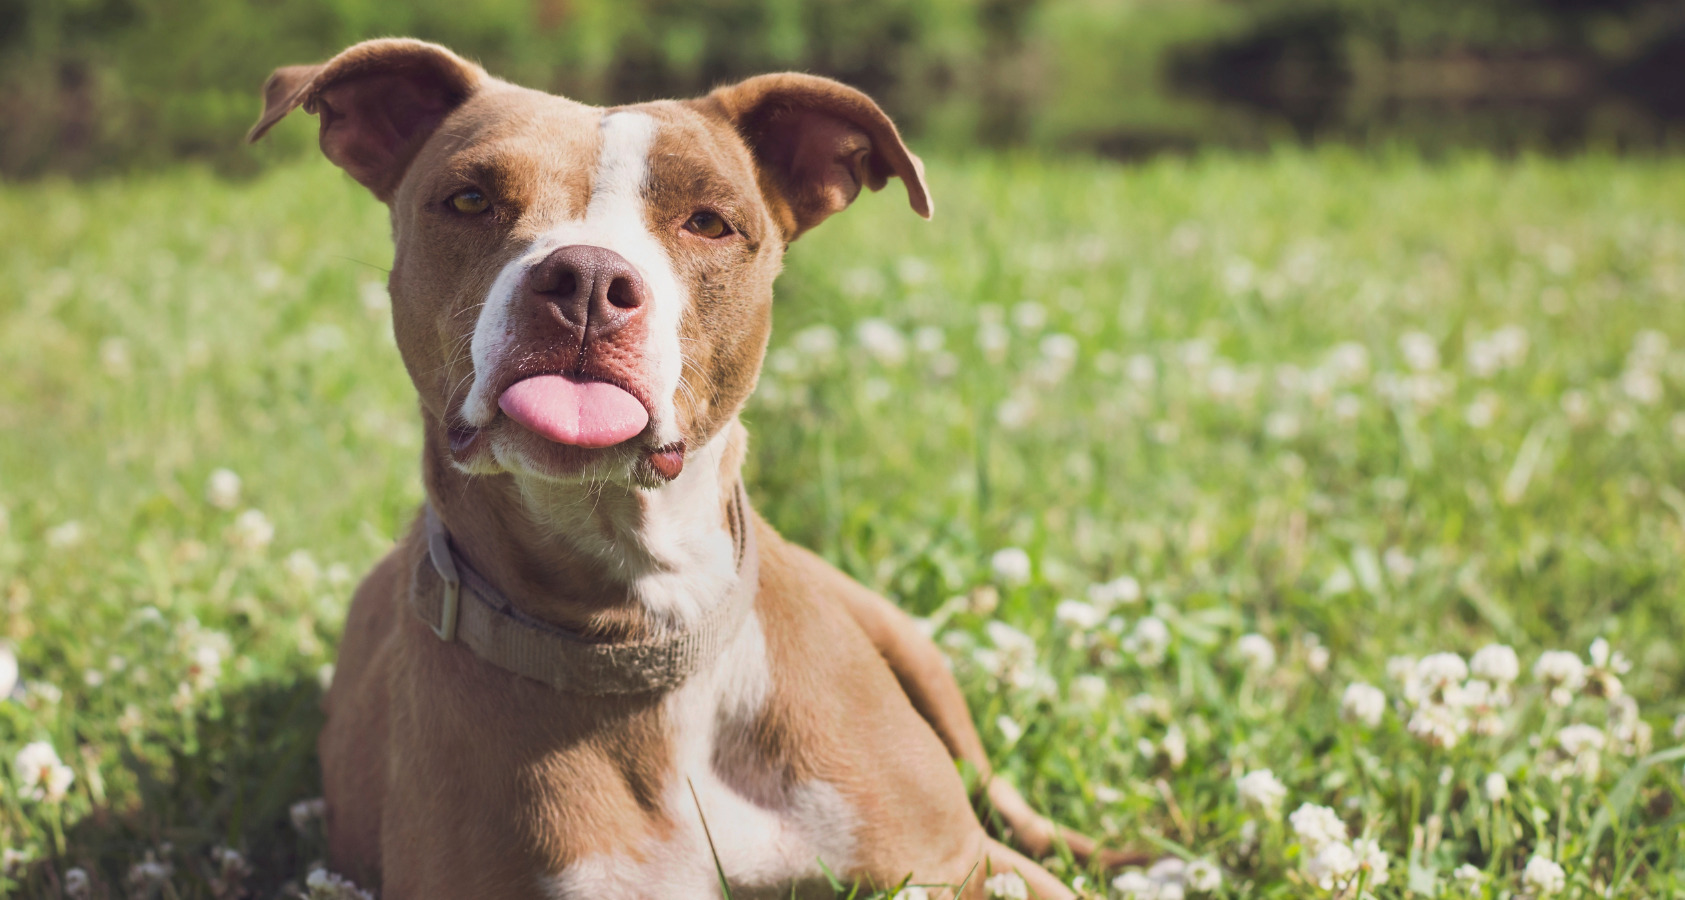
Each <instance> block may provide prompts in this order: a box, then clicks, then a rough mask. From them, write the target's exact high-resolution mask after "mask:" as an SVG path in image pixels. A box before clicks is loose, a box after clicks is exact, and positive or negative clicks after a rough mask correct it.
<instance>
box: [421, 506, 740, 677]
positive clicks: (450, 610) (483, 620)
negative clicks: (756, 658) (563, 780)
mask: <svg viewBox="0 0 1685 900" xmlns="http://www.w3.org/2000/svg"><path fill="white" fill-rule="evenodd" d="M748 509H749V505H748V499H747V498H746V497H745V496H744V493H743V486H742V484H741V483H740V484H739V485H738V487H737V491H736V493H735V494H734V495H733V496H732V500H731V503H730V504H729V506H728V507H727V513H726V518H727V520H728V522H729V524H730V526H731V533H732V545H733V547H734V549H735V553H736V557H737V582H736V584H735V585H734V586H733V587H732V589H731V591H730V593H729V594H728V595H727V596H726V597H725V598H724V599H723V600H722V601H721V602H720V603H718V604H715V606H714V607H713V608H712V609H710V610H709V611H708V612H707V613H706V614H705V615H704V616H703V618H702V620H701V621H699V622H697V623H696V624H695V625H694V626H692V627H690V628H688V629H685V630H683V631H674V632H663V633H661V634H657V635H655V636H653V637H651V638H649V639H647V640H642V641H626V642H619V643H605V642H599V641H592V640H590V639H589V638H586V637H584V636H583V635H580V634H577V633H575V632H572V631H568V630H566V629H563V628H559V627H557V626H555V625H551V624H550V623H548V622H543V621H540V620H538V619H535V618H533V617H531V616H529V615H526V614H525V613H523V612H521V611H520V610H518V609H516V608H515V607H514V606H513V605H511V604H510V603H509V601H508V599H507V598H505V597H504V596H503V595H502V594H501V593H499V592H498V590H497V589H496V588H495V587H493V586H492V585H491V583H490V582H488V581H486V580H485V578H483V577H482V576H481V575H480V574H479V573H478V572H475V571H474V569H473V568H472V567H470V566H469V565H468V563H467V562H466V561H465V560H463V559H462V558H461V557H459V556H458V555H457V554H456V552H455V551H454V550H452V549H451V542H450V532H448V531H447V530H446V529H445V525H444V523H443V522H441V521H440V520H439V514H438V513H437V512H435V511H434V509H433V504H432V503H428V504H427V512H426V524H427V555H426V556H425V557H423V558H421V559H420V560H418V561H417V565H416V573H415V578H414V579H413V580H412V581H411V583H410V608H411V609H412V610H413V611H414V612H415V614H416V616H417V617H418V618H420V619H421V621H423V622H425V623H427V625H428V626H429V627H431V628H432V629H433V633H434V634H436V635H438V636H439V639H440V640H442V641H445V642H447V643H449V642H451V641H460V642H461V643H462V644H464V645H465V646H467V647H468V649H470V650H472V651H474V654H475V655H476V656H479V657H480V658H481V659H483V660H485V661H486V662H489V663H491V664H492V665H494V666H497V667H498V668H501V669H505V670H507V671H510V672H513V673H515V674H516V675H521V676H524V677H526V678H531V679H533V680H535V681H542V682H544V683H545V684H548V685H550V686H551V687H553V688H556V689H557V690H560V691H566V692H568V693H571V694H593V695H602V694H643V693H649V692H652V691H660V690H665V689H668V688H673V687H677V686H678V685H679V684H681V683H683V682H684V680H685V679H686V678H688V677H689V676H690V675H691V674H692V673H693V672H695V671H696V670H697V669H699V668H701V667H702V666H703V665H705V664H707V663H708V662H710V661H712V660H714V659H717V658H719V656H720V655H721V654H722V653H724V652H725V649H726V645H727V643H728V642H729V641H730V640H731V639H732V638H733V637H735V636H736V635H737V632H738V629H739V628H740V627H741V626H742V624H743V620H744V619H746V618H748V616H749V611H750V610H751V609H752V608H753V606H754V601H755V593H756V590H757V588H758V587H759V560H758V558H757V555H756V553H755V530H754V525H753V523H752V522H750V521H749V518H748Z"/></svg>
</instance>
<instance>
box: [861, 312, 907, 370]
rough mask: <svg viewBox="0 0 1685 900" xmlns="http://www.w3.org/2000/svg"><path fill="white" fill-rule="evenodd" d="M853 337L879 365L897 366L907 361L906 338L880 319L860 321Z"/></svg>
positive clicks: (899, 331)
mask: <svg viewBox="0 0 1685 900" xmlns="http://www.w3.org/2000/svg"><path fill="white" fill-rule="evenodd" d="M854 337H855V339H856V340H858V341H860V346H861V347H864V348H865V349H866V352H867V353H869V354H871V356H872V358H873V359H875V360H877V361H878V363H879V364H880V365H884V366H898V365H900V364H901V363H902V362H904V361H905V360H906V359H907V338H906V337H905V336H903V335H902V334H901V330H900V329H898V328H896V327H895V326H894V325H891V324H889V323H888V322H885V321H884V320H882V319H862V320H861V321H860V324H858V325H856V326H854Z"/></svg>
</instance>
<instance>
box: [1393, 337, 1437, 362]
mask: <svg viewBox="0 0 1685 900" xmlns="http://www.w3.org/2000/svg"><path fill="white" fill-rule="evenodd" d="M1398 349H1399V352H1401V353H1403V354H1404V363H1405V365H1408V366H1409V367H1410V368H1412V369H1415V370H1416V371H1418V372H1431V371H1433V370H1434V369H1437V368H1439V342H1438V341H1435V340H1434V339H1433V338H1431V337H1429V336H1427V335H1425V334H1423V333H1421V332H1420V331H1411V332H1406V333H1405V334H1403V335H1400V336H1399V338H1398Z"/></svg>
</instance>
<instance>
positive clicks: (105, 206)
mask: <svg viewBox="0 0 1685 900" xmlns="http://www.w3.org/2000/svg"><path fill="white" fill-rule="evenodd" d="M929 171H930V173H931V177H932V184H933V190H934V193H935V196H936V198H937V201H938V213H937V216H936V218H935V220H934V221H932V222H930V223H925V222H922V221H920V220H918V219H917V218H916V217H915V216H913V215H912V214H911V213H909V212H908V211H907V210H906V208H905V205H904V202H903V200H902V199H901V197H900V196H899V189H898V187H897V188H894V189H892V190H890V191H887V192H885V193H884V194H882V195H877V196H873V197H870V198H866V199H863V200H862V201H861V202H860V203H859V204H857V206H856V208H854V209H852V210H850V211H849V212H847V213H846V214H844V215H841V216H838V217H837V218H836V219H834V220H832V221H830V222H827V223H826V224H825V225H824V227H822V228H820V229H818V230H817V231H815V232H814V233H812V234H811V235H809V236H807V237H805V238H803V239H802V240H801V241H800V242H799V243H798V244H797V245H796V246H795V247H793V248H792V250H791V252H790V255H789V260H788V266H787V269H786V272H785V274H784V275H783V276H782V279H781V281H780V283H779V290H778V297H779V299H778V304H777V307H776V313H775V318H776V326H775V333H774V336H773V347H772V350H771V352H770V354H769V357H768V361H767V365H766V369H765V372H764V374H763V376H762V380H761V384H760V387H759V389H758V391H757V394H756V396H755V398H754V400H753V401H752V403H751V404H750V407H749V409H748V411H747V413H746V415H745V418H746V421H747V424H748V425H749V428H750V432H751V434H752V436H753V437H752V443H751V453H750V460H749V464H748V470H747V471H748V478H749V482H750V486H751V491H750V493H751V495H752V496H753V498H754V501H755V503H756V505H757V506H758V508H759V509H760V510H761V512H762V513H763V514H764V515H765V516H766V517H767V518H768V519H769V520H770V521H771V522H772V523H773V524H774V525H776V526H777V527H778V528H779V529H780V530H782V531H783V533H784V534H786V535H788V536H789V537H791V538H792V539H794V540H796V541H799V542H801V543H804V544H806V545H808V546H811V547H813V548H815V549H816V550H818V551H819V552H821V553H823V554H824V555H825V556H826V557H827V558H829V559H831V560H833V561H835V562H836V563H837V564H839V565H841V566H842V567H843V568H844V569H846V570H847V571H849V572H850V573H852V574H853V575H855V576H856V577H857V578H859V579H860V580H862V581H863V582H865V583H866V584H868V585H871V586H874V587H876V588H878V589H880V590H882V591H884V592H887V594H888V595H889V596H891V597H893V598H895V599H896V600H897V601H898V602H900V603H901V604H902V605H903V606H904V607H905V608H907V609H908V610H910V611H912V612H913V613H915V614H917V615H920V616H923V617H926V621H927V622H928V625H929V627H930V629H931V630H932V633H933V634H935V635H936V638H937V640H938V641H939V642H940V643H941V644H942V646H943V647H944V648H946V649H947V650H948V651H949V652H950V653H951V656H952V659H953V662H954V668H955V671H956V673H957V674H958V676H959V678H960V680H961V683H962V684H963V685H964V686H965V688H966V691H967V693H968V696H969V697H970V699H971V702H972V708H973V711H974V712H975V714H976V717H977V720H978V722H979V723H980V727H981V728H982V731H983V734H984V739H985V740H986V741H987V742H988V743H989V745H990V748H991V753H992V755H993V758H994V759H995V760H997V762H998V763H999V764H1000V766H1001V767H1002V769H1003V770H1004V771H1006V772H1007V773H1009V774H1010V775H1011V776H1012V777H1013V778H1015V779H1016V780H1017V781H1018V782H1019V783H1020V784H1021V785H1022V786H1023V787H1024V788H1025V789H1026V791H1027V793H1029V794H1030V795H1031V796H1032V798H1033V799H1034V800H1035V801H1036V802H1037V803H1038V804H1040V805H1042V806H1044V807H1046V808H1048V809H1049V810H1051V811H1052V812H1053V813H1054V814H1055V815H1056V816H1057V817H1058V818H1061V819H1063V820H1066V821H1068V822H1069V823H1071V824H1073V825H1076V826H1079V827H1081V828H1084V829H1088V830H1091V831H1093V832H1097V833H1100V834H1104V835H1106V836H1108V837H1110V838H1113V839H1115V840H1117V841H1119V842H1132V843H1136V844H1156V845H1158V846H1160V847H1162V848H1163V850H1164V853H1165V854H1166V855H1167V856H1174V857H1182V858H1185V859H1187V860H1190V861H1195V862H1197V863H1198V864H1197V865H1194V866H1192V867H1190V868H1188V869H1183V870H1181V871H1177V870H1176V869H1177V867H1176V866H1174V865H1164V866H1160V867H1158V868H1157V869H1155V870H1154V871H1153V872H1151V873H1126V874H1124V875H1123V877H1122V878H1121V879H1119V881H1118V883H1117V884H1116V885H1115V886H1113V885H1112V883H1111V882H1112V879H1113V877H1114V876H1115V874H1116V873H1108V874H1103V875H1102V874H1100V873H1094V872H1079V871H1078V870H1077V869H1075V868H1073V867H1071V866H1068V865H1066V864H1065V863H1064V862H1062V861H1059V860H1054V861H1052V863H1051V864H1050V865H1051V866H1052V867H1053V868H1054V869H1055V871H1058V872H1060V873H1062V874H1063V875H1065V876H1067V877H1069V878H1073V879H1075V878H1078V877H1081V878H1083V879H1084V883H1085V884H1086V885H1087V886H1088V887H1089V889H1092V890H1101V891H1106V892H1109V893H1110V894H1111V895H1113V896H1120V897H1140V898H1146V897H1154V896H1156V897H1158V898H1161V900H1174V898H1175V897H1179V896H1199V895H1201V894H1202V893H1205V894H1209V895H1210V896H1221V897H1301V896H1317V895H1329V896H1331V895H1334V894H1337V893H1343V895H1344V896H1355V895H1356V894H1358V893H1360V892H1368V893H1370V894H1372V895H1373V896H1375V897H1380V898H1393V897H1405V896H1414V897H1440V896H1443V897H1464V896H1466V897H1491V898H1498V897H1518V896H1524V895H1525V896H1544V895H1555V896H1562V897H1591V896H1620V897H1647V896H1655V897H1666V896H1676V895H1679V894H1680V893H1681V892H1685V783H1682V774H1685V773H1682V764H1685V750H1682V749H1680V744H1681V728H1682V727H1685V718H1681V719H1679V720H1678V722H1679V723H1678V724H1676V717H1680V716H1681V714H1685V699H1682V698H1685V691H1682V688H1685V656H1682V649H1681V648H1682V639H1685V617H1682V616H1681V610H1682V608H1685V604H1682V600H1685V597H1682V589H1685V563H1682V560H1685V453H1682V452H1681V449H1680V448H1681V447H1685V162H1680V161H1634V160H1624V161H1623V160H1617V159H1612V158H1600V157H1592V158H1580V159H1573V160H1569V161H1543V160H1525V161H1521V162H1512V163H1505V162H1498V161H1493V160H1491V159H1488V158H1485V157H1481V156H1469V157H1466V158H1457V159H1453V160H1449V161H1443V162H1437V163H1427V162H1423V161H1420V160H1417V159H1415V158H1413V157H1409V156H1395V157H1389V156H1385V155H1382V156H1378V157H1377V156H1358V155H1352V154H1347V153H1344V152H1340V151H1321V152H1316V153H1298V152H1284V153H1280V154H1277V155H1274V156H1270V157H1259V158H1235V157H1225V156H1214V157H1209V158H1202V159H1199V160H1195V161H1179V160H1169V159H1167V160H1161V161H1157V162H1153V163H1150V164H1147V165H1144V166H1140V167H1133V168H1122V167H1115V166H1107V165H1102V164H1098V163H1086V162H1076V161H1061V162H1047V161H1041V160H1035V159H1029V158H978V159H973V160H959V161H953V160H939V159H938V160H931V161H930V164H929ZM387 235H388V227H387V223H386V217H385V212H384V208H383V207H381V206H380V205H379V204H378V203H376V202H375V201H374V200H372V199H370V198H369V197H368V196H367V195H366V194H365V193H364V192H363V191H362V190H361V189H360V188H358V187H357V186H356V185H354V184H353V183H351V182H350V181H349V180H348V179H346V178H345V177H344V176H342V175H341V174H340V173H339V172H338V170H336V169H334V168H333V167H332V166H330V165H329V164H327V163H326V162H324V161H321V160H319V159H311V160H308V161H302V162H298V163H292V164H287V165H284V166H281V167H278V168H275V169H273V170H271V171H270V172H269V173H268V174H266V175H264V176H263V177H261V178H259V179H257V180H255V181H251V182H247V183H228V182H224V181H220V180H218V179H217V178H215V177H213V176H211V175H208V174H205V173H202V172H198V171H190V170H182V171H174V172H168V173H163V174H157V175H146V176H136V177H133V178H130V179H126V180H121V181H109V182H99V183H93V184H79V185H78V184H67V183H41V184H31V185H7V186H3V187H0V369H3V370H4V371H5V373H6V376H5V377H4V378H3V379H0V434H3V437H0V601H3V604H4V605H3V607H0V608H3V610H4V619H3V620H0V622H3V626H4V627H3V631H4V637H5V638H6V639H7V640H8V641H9V642H10V643H9V645H7V649H10V650H15V655H16V660H17V668H18V670H19V673H20V675H19V678H18V680H17V686H16V688H15V689H13V690H12V692H11V695H10V698H9V699H7V700H5V701H4V702H0V785H3V789H0V847H4V848H5V857H4V862H3V865H4V866H5V874H4V875H3V876H0V879H4V880H5V881H4V883H5V884H9V885H10V886H11V887H12V889H13V890H15V891H16V892H18V893H20V894H21V895H25V896H43V897H56V896H59V895H60V892H61V891H63V892H66V893H67V895H68V896H73V897H76V896H94V897H102V896H129V895H133V896H147V895H153V896H163V897H212V896H219V897H233V896H239V895H240V894H239V892H240V891H241V890H250V891H251V894H252V895H253V896H264V897H267V896H276V895H278V894H281V893H283V892H296V891H299V890H302V889H303V885H304V881H305V876H306V874H307V873H308V872H309V871H311V868H312V865H313V863H314V861H316V860H318V859H320V857H321V855H322V850H323V845H322V841H321V836H320V830H319V823H318V822H317V821H316V820H315V819H314V817H313V815H312V811H311V808H310V807H309V806H308V805H307V804H300V801H305V800H308V799H309V798H312V797H314V796H316V795H318V794H319V793H320V791H319V787H318V785H317V781H316V763H315V760H314V752H313V751H314V739H315V730H316V728H317V726H318V724H319V721H320V714H319V712H318V710H317V701H318V699H319V696H320V692H321V685H322V684H324V683H326V681H327V680H328V679H330V678H331V677H332V669H331V663H332V660H333V654H334V648H335V644H336V641H337V636H338V633H339V629H340V624H341V620H342V618H343V616H344V613H345V609H346V604H347V600H348V598H349V596H350V593H351V590H352V588H353V586H354V583H355V581H356V579H357V577H359V575H360V574H361V573H362V572H363V571H364V570H366V569H367V568H368V567H369V566H370V564H371V563H372V562H373V561H374V560H375V559H376V558H378V557H379V555H380V554H381V553H382V552H384V551H385V550H386V548H387V547H389V546H390V544H391V541H392V540H393V536H394V535H396V534H398V533H399V532H400V531H401V530H402V529H403V528H404V527H405V526H406V524H407V522H408V520H409V517H410V516H411V515H412V514H413V513H414V511H415V509H416V506H417V504H418V503H419V502H420V500H421V490H420V484H419V478H418V471H417V470H418V465H417V460H418V453H419V440H418V429H417V425H416V422H417V417H416V414H415V411H414V406H413V402H414V401H413V397H412V392H411V389H410V387H409V383H408V381H407V379H406V378H405V375H404V372H403V369H402V366H401V365H400V362H399V359H398V356H397V353H396V350H395V347H394V345H393V342H392V338H391V333H390V322H389V318H390V314H389V312H388V310H387V307H386V299H385V291H384V281H383V279H384V269H383V267H384V266H385V265H386V264H387V263H388V261H389V260H390V257H391V251H390V247H389V244H388V236H387ZM1490 645H1503V646H1507V647H1510V648H1513V651H1514V653H1513V655H1511V654H1509V653H1506V652H1505V651H1504V650H1502V649H1486V650H1484V651H1483V652H1481V653H1479V655H1478V656H1477V655H1476V651H1482V648H1488V647H1489V646H1490ZM1553 651H1554V652H1553ZM1436 654H1437V655H1436ZM1446 654H1455V656H1452V655H1446ZM6 658H7V654H6V653H5V652H3V651H0V681H3V680H4V679H3V676H4V675H5V668H6V667H5V665H4V663H5V660H6ZM1470 665H1472V666H1473V669H1472V671H1471V670H1470V668H1469V666H1470ZM1354 685H1366V686H1368V687H1367V688H1366V687H1362V686H1360V687H1355V688H1354V687H1353V686H1354ZM0 687H4V684H0ZM1266 770H1267V772H1266ZM67 778H68V779H69V780H68V782H67V781H66V779H67ZM1307 804H1309V805H1307ZM229 850H231V851H233V853H229V852H226V851H229ZM1208 864H1210V865H1208ZM1212 866H1214V867H1215V869H1216V870H1217V873H1218V878H1219V879H1220V881H1221V884H1220V886H1218V887H1217V888H1216V889H1215V891H1207V890H1205V889H1206V888H1208V887H1209V886H1210V884H1211V879H1212V874H1211V869H1212ZM73 869H80V870H81V874H79V875H78V874H73V872H72V870H73ZM327 894H328V891H327V890H325V889H318V890H317V891H316V895H317V896H326V895H327Z"/></svg>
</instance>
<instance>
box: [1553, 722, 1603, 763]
mask: <svg viewBox="0 0 1685 900" xmlns="http://www.w3.org/2000/svg"><path fill="white" fill-rule="evenodd" d="M1556 742H1557V743H1558V744H1560V745H1561V746H1562V749H1563V751H1564V752H1566V753H1567V754H1568V755H1569V756H1576V757H1577V756H1583V755H1585V754H1588V753H1593V754H1595V753H1601V752H1603V748H1604V746H1606V745H1607V743H1608V737H1607V736H1606V735H1605V734H1604V733H1603V729H1601V728H1597V727H1595V726H1592V725H1569V726H1567V727H1565V728H1563V729H1562V730H1561V731H1558V732H1557V733H1556Z"/></svg>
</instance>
